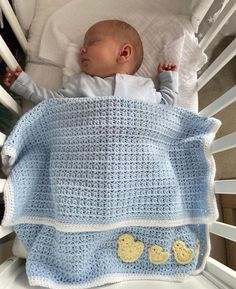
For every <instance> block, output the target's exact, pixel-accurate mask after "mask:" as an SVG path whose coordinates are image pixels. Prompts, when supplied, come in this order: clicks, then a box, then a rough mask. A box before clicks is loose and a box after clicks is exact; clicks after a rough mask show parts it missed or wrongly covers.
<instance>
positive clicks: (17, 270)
mask: <svg viewBox="0 0 236 289" xmlns="http://www.w3.org/2000/svg"><path fill="white" fill-rule="evenodd" d="M25 2H27V1H25ZM32 2H34V1H32ZM32 2H31V3H30V4H32ZM202 2H204V5H206V6H207V7H206V9H205V10H204V13H203V12H201V13H200V14H201V15H199V14H198V12H195V13H194V14H193V15H192V22H199V21H200V20H202V19H203V16H204V14H205V13H206V11H207V10H208V9H209V7H210V5H211V4H212V2H213V1H202ZM206 2H208V3H206ZM226 2H227V1H226ZM28 3H29V2H28ZM0 7H1V9H2V11H3V13H4V15H5V17H6V18H7V20H8V22H9V24H10V26H11V27H12V30H13V31H14V33H15V35H16V37H17V39H18V41H19V43H20V45H21V46H22V49H23V50H24V51H25V52H26V51H27V39H26V37H25V33H24V32H23V31H22V29H21V26H20V24H19V22H18V20H17V18H16V16H15V14H14V11H13V10H12V8H11V6H10V4H9V2H8V1H7V0H1V1H0ZM235 10H236V1H235V0H229V1H228V3H227V5H226V6H225V7H224V9H223V10H222V11H221V14H220V15H219V16H218V18H217V20H216V21H215V23H214V24H213V25H212V26H211V28H210V29H209V31H208V32H207V33H206V34H205V36H204V37H203V38H202V40H201V41H200V46H201V47H202V49H203V50H206V49H207V48H208V47H209V45H210V44H211V43H212V40H213V39H214V38H215V36H216V35H217V33H218V32H219V31H220V30H221V28H222V27H223V25H224V24H225V23H226V22H227V21H228V20H229V19H230V17H231V16H232V15H233V13H234V12H235ZM197 11H198V10H197ZM198 24H199V23H198ZM0 55H1V57H2V58H3V60H4V61H5V62H6V63H7V65H8V66H9V67H10V68H11V69H14V68H15V67H16V65H17V61H16V60H15V59H14V57H13V55H12V54H11V52H10V50H9V49H8V47H7V46H6V44H5V42H4V40H3V39H2V37H1V36H0ZM235 55H236V39H235V40H234V41H233V42H232V43H231V44H230V45H229V46H228V47H227V48H226V49H225V50H224V51H223V52H222V53H221V54H220V56H219V57H217V59H216V60H215V61H214V62H213V63H212V64H211V65H210V66H209V67H208V68H207V69H206V70H205V71H204V72H203V73H202V75H201V76H200V77H199V79H198V90H200V89H201V88H202V87H203V86H204V85H205V84H206V83H208V82H209V81H210V80H211V79H212V78H213V77H214V76H215V75H216V73H217V72H218V71H220V70H221V69H222V68H223V67H224V66H225V65H226V64H227V63H228V62H229V61H230V60H231V59H232V58H233V57H234V56H235ZM234 101H236V87H235V86H234V87H232V88H231V89H230V90H228V91H227V92H226V93H225V94H224V95H222V96H221V97H219V98H218V99H217V100H216V101H214V102H213V103H211V104H210V105H209V106H207V107H206V108H205V109H203V110H202V111H200V115H202V116H209V117H210V116H212V115H215V114H216V113H217V112H219V111H221V110H223V109H224V108H225V107H227V106H229V105H230V104H232V103H233V102H234ZM0 102H1V104H2V105H4V106H5V107H6V108H7V109H9V110H10V111H11V112H12V113H15V114H18V115H21V114H22V108H21V107H20V106H19V105H18V104H17V103H16V102H15V101H14V100H13V98H12V97H11V96H10V95H9V94H8V92H7V91H6V90H5V89H4V88H3V87H2V86H0ZM6 137H7V136H6V135H5V134H3V133H1V132H0V146H1V147H2V146H3V144H4V141H5V139H6ZM235 147H236V132H234V133H231V134H229V135H227V136H225V137H222V138H220V139H217V140H215V141H214V143H213V146H212V152H213V153H217V152H221V151H225V150H229V149H232V148H235ZM4 184H5V179H0V193H2V192H3V187H4ZM215 193H216V194H233V195H235V194H236V180H234V179H232V180H222V181H220V180H219V181H216V182H215ZM210 231H211V232H212V233H213V234H216V235H219V236H221V237H222V238H226V239H229V240H232V241H234V242H235V241H236V228H235V227H234V226H231V225H227V224H223V223H221V222H215V223H213V224H212V225H211V226H210ZM12 232H13V231H12V230H11V229H6V228H3V227H1V226H0V244H3V243H4V242H6V244H7V241H6V236H8V235H9V234H11V233H12ZM235 258H236V256H235ZM24 263H25V261H24V259H21V258H19V257H15V256H12V257H10V258H9V259H7V260H6V261H5V262H3V263H2V264H1V265H0V284H1V285H0V287H1V288H2V289H13V288H14V289H20V288H32V287H30V286H29V284H28V280H27V277H26V274H25V266H24ZM105 287H106V288H110V289H115V288H117V289H118V288H123V289H125V288H126V289H128V288H129V289H132V288H135V289H139V288H140V289H141V288H147V289H154V288H159V287H160V288H176V289H177V288H192V289H195V288H196V289H199V288H208V289H214V288H221V289H227V288H228V289H229V288H236V272H235V271H234V270H232V269H230V268H228V267H226V266H225V265H223V264H221V263H220V262H218V261H216V260H214V259H213V258H209V259H208V261H207V264H206V267H205V270H204V271H203V272H202V274H200V275H198V276H191V277H190V278H189V279H188V280H186V281H185V282H184V283H170V282H164V281H129V282H121V283H117V284H113V285H109V286H105ZM105 287H102V288H105Z"/></svg>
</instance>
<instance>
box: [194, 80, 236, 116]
mask: <svg viewBox="0 0 236 289" xmlns="http://www.w3.org/2000/svg"><path fill="white" fill-rule="evenodd" d="M235 101H236V85H235V86H233V87H232V88H231V89H229V90H228V91H227V92H226V93H224V94H223V95H222V96H221V97H219V98H218V99H217V100H215V101H214V102H212V103H211V104H210V105H208V106H207V107H205V108H204V109H203V110H201V111H200V112H199V115H201V116H203V117H211V116H212V115H215V114H217V113H218V112H219V111H221V110H223V109H224V108H225V107H227V106H229V105H230V104H232V103H233V102H235Z"/></svg>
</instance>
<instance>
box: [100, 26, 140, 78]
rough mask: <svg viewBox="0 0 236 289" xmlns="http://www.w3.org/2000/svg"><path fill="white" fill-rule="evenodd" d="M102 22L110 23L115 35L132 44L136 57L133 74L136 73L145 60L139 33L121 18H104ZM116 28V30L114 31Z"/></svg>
mask: <svg viewBox="0 0 236 289" xmlns="http://www.w3.org/2000/svg"><path fill="white" fill-rule="evenodd" d="M101 22H102V23H104V24H109V26H110V29H111V31H112V34H113V35H114V36H115V37H118V38H119V39H120V40H121V41H124V42H127V43H130V44H131V45H132V47H133V51H134V57H133V69H132V71H131V74H134V73H135V72H136V71H137V70H138V69H139V67H140V66H141V64H142V62H143V44H142V40H141V38H140V35H139V33H138V32H137V30H136V29H135V28H134V27H133V26H131V25H130V24H128V23H126V22H124V21H121V20H104V21H101ZM114 29H115V31H113V30H114Z"/></svg>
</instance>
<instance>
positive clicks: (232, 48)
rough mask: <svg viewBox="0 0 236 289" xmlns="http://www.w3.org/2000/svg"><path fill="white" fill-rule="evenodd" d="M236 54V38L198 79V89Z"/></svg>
mask: <svg viewBox="0 0 236 289" xmlns="http://www.w3.org/2000/svg"><path fill="white" fill-rule="evenodd" d="M235 55H236V39H234V41H233V42H231V43H230V45H229V46H228V47H227V48H226V49H225V50H224V51H223V52H222V53H221V54H220V55H219V56H218V57H217V58H216V60H215V61H214V62H213V63H212V64H211V65H210V66H209V67H208V68H207V69H206V70H205V71H204V73H203V74H202V75H201V76H200V77H199V79H198V91H199V90H200V89H201V88H202V87H203V86H204V85H205V84H206V83H207V82H208V81H209V80H210V79H212V78H213V77H214V76H215V75H216V73H217V72H219V71H220V70H221V69H222V68H223V67H224V66H225V65H226V64H227V63H228V62H229V61H230V60H231V59H232V58H233V57H234V56H235Z"/></svg>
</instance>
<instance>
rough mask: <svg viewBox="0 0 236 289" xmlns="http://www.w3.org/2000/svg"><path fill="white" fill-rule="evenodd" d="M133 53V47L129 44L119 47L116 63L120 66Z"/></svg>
mask: <svg viewBox="0 0 236 289" xmlns="http://www.w3.org/2000/svg"><path fill="white" fill-rule="evenodd" d="M132 53H133V47H132V45H130V44H124V45H123V46H122V47H121V50H120V54H119V55H118V57H117V62H118V63H120V64H122V63H125V62H127V61H128V60H129V59H130V57H131V55H132Z"/></svg>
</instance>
